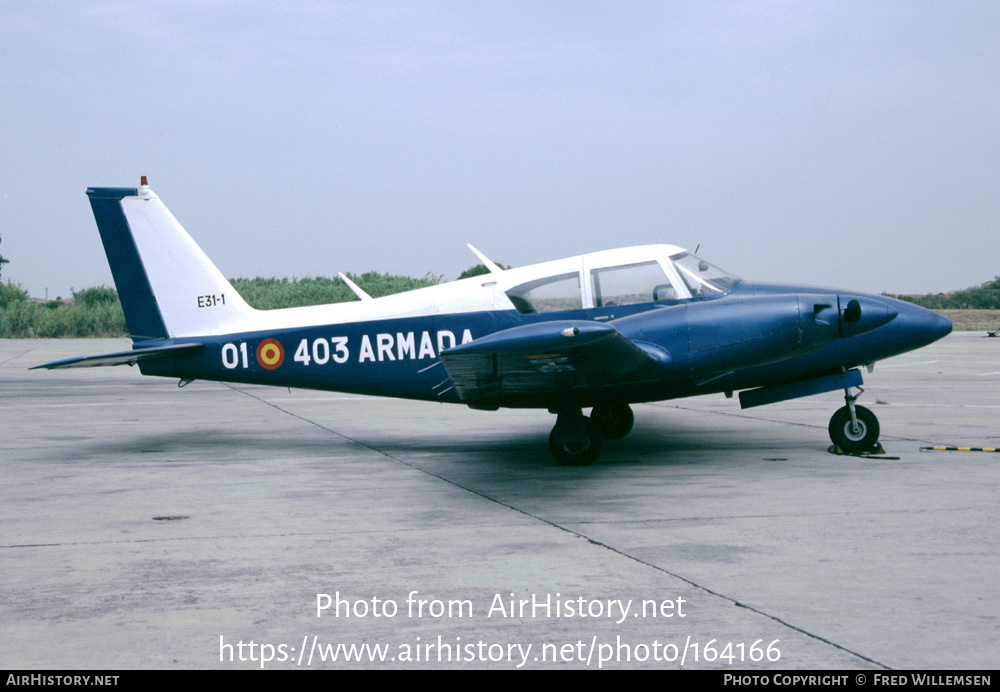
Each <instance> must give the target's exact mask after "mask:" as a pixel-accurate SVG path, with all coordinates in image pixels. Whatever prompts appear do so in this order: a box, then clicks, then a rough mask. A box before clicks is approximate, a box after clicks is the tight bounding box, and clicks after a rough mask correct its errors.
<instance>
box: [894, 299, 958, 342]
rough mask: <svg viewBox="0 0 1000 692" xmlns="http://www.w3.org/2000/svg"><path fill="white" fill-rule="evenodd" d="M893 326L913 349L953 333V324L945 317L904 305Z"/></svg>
mask: <svg viewBox="0 0 1000 692" xmlns="http://www.w3.org/2000/svg"><path fill="white" fill-rule="evenodd" d="M898 309H899V317H898V318H897V319H896V320H894V322H893V324H894V325H895V327H896V329H897V330H898V331H899V332H900V335H901V336H902V337H903V338H904V339H905V340H906V341H907V342H908V343H910V344H912V345H913V346H912V347H913V348H918V347H920V346H926V345H927V344H930V343H933V342H935V341H937V340H938V339H941V338H943V337H945V336H947V335H948V334H950V333H951V330H952V324H951V320H949V319H948V318H947V317H945V316H944V315H942V314H940V313H937V312H934V311H933V310H928V309H927V308H922V307H920V306H919V305H912V304H910V303H902V304H900V305H899V307H898Z"/></svg>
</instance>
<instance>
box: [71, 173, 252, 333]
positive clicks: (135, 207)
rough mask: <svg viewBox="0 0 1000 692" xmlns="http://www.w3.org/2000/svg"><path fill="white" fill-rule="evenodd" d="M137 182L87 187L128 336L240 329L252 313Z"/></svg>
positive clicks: (201, 252) (218, 331)
mask: <svg viewBox="0 0 1000 692" xmlns="http://www.w3.org/2000/svg"><path fill="white" fill-rule="evenodd" d="M142 182H143V184H142V186H140V187H139V188H117V187H115V188H105V187H98V188H93V187H92V188H89V189H88V190H87V196H88V197H89V198H90V206H91V207H92V208H93V210H94V219H95V220H96V221H97V228H98V230H100V232H101V241H102V242H103V243H104V251H105V253H106V254H107V256H108V263H109V264H110V265H111V274H112V275H113V276H114V279H115V285H116V286H117V288H118V295H119V297H120V298H121V302H122V309H123V310H124V311H125V321H126V322H127V323H128V328H129V331H130V332H131V334H132V338H133V339H134V340H135V339H146V338H173V337H181V336H197V335H207V334H225V333H228V332H235V331H240V330H241V328H243V327H245V326H246V325H248V324H249V323H250V322H251V321H252V318H253V315H254V313H255V311H254V309H253V308H251V307H250V306H249V305H247V303H246V302H245V301H244V300H243V298H242V297H241V296H240V295H239V294H238V293H237V292H236V290H235V289H234V288H233V286H232V284H230V283H229V281H227V280H226V278H225V277H224V276H223V275H222V272H220V271H219V270H218V269H217V268H216V266H215V265H214V264H212V261H211V260H210V259H208V256H206V255H205V253H204V252H203V251H202V249H201V248H200V247H198V245H197V244H195V242H194V240H192V239H191V236H189V235H188V234H187V231H185V230H184V228H183V226H181V225H180V223H178V222H177V219H175V218H174V216H173V214H171V213H170V211H169V210H168V209H167V208H166V207H165V206H164V205H163V203H162V202H161V201H160V198H159V197H157V196H156V194H155V193H153V191H152V190H150V189H149V187H148V186H147V185H146V184H145V183H146V179H145V176H144V177H143V180H142Z"/></svg>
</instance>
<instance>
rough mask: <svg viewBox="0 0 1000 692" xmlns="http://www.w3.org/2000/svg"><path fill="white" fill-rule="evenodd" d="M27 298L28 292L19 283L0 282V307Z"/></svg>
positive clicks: (20, 301)
mask: <svg viewBox="0 0 1000 692" xmlns="http://www.w3.org/2000/svg"><path fill="white" fill-rule="evenodd" d="M27 299H28V292H27V291H25V290H24V289H23V288H21V285H20V284H15V283H11V282H10V281H8V282H7V283H5V284H4V283H0V308H6V307H8V306H10V305H13V304H15V303H23V302H24V301H26V300H27Z"/></svg>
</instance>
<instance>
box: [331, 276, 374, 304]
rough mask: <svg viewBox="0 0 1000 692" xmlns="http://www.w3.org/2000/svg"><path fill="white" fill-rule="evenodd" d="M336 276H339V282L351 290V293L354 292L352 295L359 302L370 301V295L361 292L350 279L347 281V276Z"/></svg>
mask: <svg viewBox="0 0 1000 692" xmlns="http://www.w3.org/2000/svg"><path fill="white" fill-rule="evenodd" d="M337 276H339V277H340V280H341V281H343V282H344V283H345V284H347V287H348V288H349V289H351V290H352V291H354V295H356V296H357V297H358V298H360V299H361V300H371V299H372V297H371V296H370V295H368V294H367V293H365V292H364V291H363V290H361V287H360V286H358V285H357V284H356V283H354V282H353V281H351V280H350V279H348V278H347V275H346V274H345V273H344V272H337Z"/></svg>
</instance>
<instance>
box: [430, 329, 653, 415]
mask: <svg viewBox="0 0 1000 692" xmlns="http://www.w3.org/2000/svg"><path fill="white" fill-rule="evenodd" d="M441 362H442V363H443V364H444V367H445V369H446V370H447V371H448V375H449V377H450V378H451V382H452V384H453V385H454V387H455V390H456V391H457V392H458V395H459V397H460V398H461V399H462V401H463V402H465V403H466V404H468V405H470V406H473V407H477V408H479V407H482V408H494V407H496V406H498V405H499V404H500V403H501V402H509V401H512V400H514V399H526V398H535V399H537V398H541V397H546V396H551V395H556V396H558V395H563V394H571V393H572V391H573V390H576V389H593V388H594V387H600V386H602V385H611V384H615V383H617V382H621V381H622V380H623V379H625V378H626V377H628V378H630V379H632V378H635V377H636V376H637V375H641V371H643V370H644V369H648V370H656V371H659V370H660V368H661V367H662V366H664V365H667V364H668V363H669V362H670V355H669V354H668V353H667V352H666V351H665V350H664V349H662V348H659V347H658V346H655V345H653V344H645V343H640V342H633V341H631V340H630V339H628V338H626V337H625V336H623V335H622V334H621V333H620V332H619V331H618V330H617V329H615V328H614V327H613V326H612V325H610V324H604V323H601V322H592V321H586V320H559V321H553V322H539V323H536V324H529V325H524V326H520V327H513V328H511V329H505V330H502V331H499V332H494V333H493V334H490V335H488V336H485V337H483V338H481V339H476V340H475V341H471V342H469V343H467V344H462V345H461V346H456V347H454V348H450V349H448V350H446V351H443V352H442V353H441Z"/></svg>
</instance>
